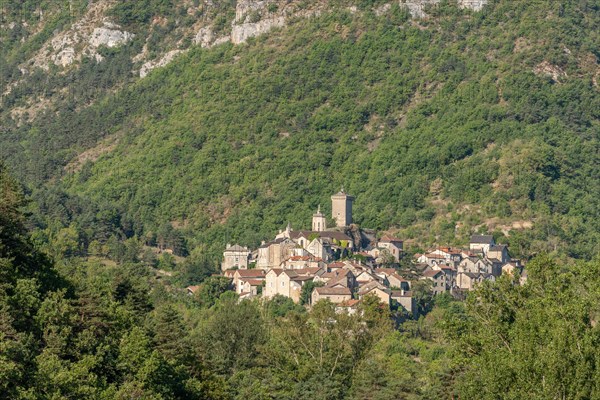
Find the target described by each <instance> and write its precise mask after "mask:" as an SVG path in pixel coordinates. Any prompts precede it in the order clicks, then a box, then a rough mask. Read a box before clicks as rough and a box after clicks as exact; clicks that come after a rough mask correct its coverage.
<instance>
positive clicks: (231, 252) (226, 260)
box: [221, 244, 250, 271]
mask: <svg viewBox="0 0 600 400" xmlns="http://www.w3.org/2000/svg"><path fill="white" fill-rule="evenodd" d="M249 260H250V250H248V248H247V247H242V246H240V245H238V244H234V245H233V246H232V245H230V244H227V247H225V251H224V252H223V262H222V263H221V271H226V270H228V269H232V268H238V269H246V268H248V262H249Z"/></svg>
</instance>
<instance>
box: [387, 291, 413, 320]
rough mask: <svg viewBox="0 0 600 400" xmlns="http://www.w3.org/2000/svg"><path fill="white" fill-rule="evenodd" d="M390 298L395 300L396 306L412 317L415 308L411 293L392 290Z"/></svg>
mask: <svg viewBox="0 0 600 400" xmlns="http://www.w3.org/2000/svg"><path fill="white" fill-rule="evenodd" d="M390 298H391V299H392V300H396V302H398V305H400V306H401V307H402V308H404V310H406V311H407V312H409V313H411V314H413V315H414V314H415V312H416V308H417V307H416V303H415V299H414V297H413V295H412V292H409V291H408V290H392V292H391V295H390Z"/></svg>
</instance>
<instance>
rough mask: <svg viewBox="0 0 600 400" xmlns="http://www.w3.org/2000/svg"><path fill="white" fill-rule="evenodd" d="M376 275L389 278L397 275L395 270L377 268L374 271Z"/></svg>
mask: <svg viewBox="0 0 600 400" xmlns="http://www.w3.org/2000/svg"><path fill="white" fill-rule="evenodd" d="M374 272H375V273H376V274H378V275H379V274H381V275H385V276H389V275H392V274H395V273H396V269H395V268H376V269H375V271H374Z"/></svg>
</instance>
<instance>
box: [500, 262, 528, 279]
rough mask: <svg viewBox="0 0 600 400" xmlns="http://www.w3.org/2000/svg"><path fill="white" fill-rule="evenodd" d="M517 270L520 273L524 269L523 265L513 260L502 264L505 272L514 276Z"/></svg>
mask: <svg viewBox="0 0 600 400" xmlns="http://www.w3.org/2000/svg"><path fill="white" fill-rule="evenodd" d="M515 271H516V272H518V273H519V274H520V273H521V272H522V271H523V267H521V266H519V265H517V264H516V263H513V262H509V263H506V264H504V265H503V266H502V273H503V274H506V275H510V276H513V275H514V274H515Z"/></svg>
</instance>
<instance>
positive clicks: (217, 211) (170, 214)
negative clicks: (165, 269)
mask: <svg viewBox="0 0 600 400" xmlns="http://www.w3.org/2000/svg"><path fill="white" fill-rule="evenodd" d="M428 11H429V15H430V17H429V18H428V19H425V20H416V21H415V20H411V19H410V18H409V15H408V13H407V12H406V10H404V9H401V8H400V7H397V6H393V7H391V9H390V10H388V11H387V12H386V13H385V14H383V15H382V16H376V15H375V14H374V13H372V12H369V11H368V10H365V11H361V12H358V13H352V12H350V11H338V12H335V13H331V14H330V13H325V14H323V15H322V16H320V17H318V18H311V19H308V20H305V19H300V20H297V21H296V22H295V23H293V24H291V25H290V26H289V27H288V28H285V29H283V30H281V31H278V32H276V33H273V34H271V35H270V36H268V37H261V38H258V39H251V40H250V41H249V43H248V44H247V45H242V46H232V45H230V44H225V45H222V46H218V47H214V48H212V49H210V50H207V49H201V48H192V49H191V50H190V52H189V53H187V54H186V55H183V56H181V57H179V58H178V59H176V60H175V61H173V63H172V64H170V65H169V66H167V67H166V68H164V69H158V70H155V71H153V72H152V73H151V74H150V75H149V76H148V77H147V78H145V79H143V80H140V81H138V82H136V83H132V84H130V85H126V86H124V87H123V88H121V89H118V90H115V91H114V94H109V95H106V96H104V97H102V98H101V99H100V100H98V101H97V102H96V103H95V104H93V105H91V106H89V107H87V108H81V107H78V106H77V104H73V105H72V107H71V108H69V109H64V110H61V112H60V113H59V115H58V116H57V115H55V114H48V115H45V116H44V117H41V118H39V119H37V120H36V121H34V122H33V123H31V124H23V125H21V126H20V127H17V126H16V125H15V126H11V127H10V128H9V129H7V130H5V132H4V134H3V135H2V141H3V144H2V149H3V150H2V151H3V157H7V158H8V160H9V162H10V163H11V164H12V166H13V168H15V170H16V172H17V173H20V174H21V175H22V176H23V177H27V178H28V179H29V180H30V181H31V182H36V184H39V183H40V182H43V181H45V180H48V179H50V178H52V177H57V176H62V182H61V181H56V180H52V183H51V184H50V185H49V186H48V187H47V188H46V189H43V190H42V191H38V192H37V196H38V197H37V198H38V199H40V200H42V201H41V203H42V206H41V208H42V211H44V212H50V214H55V215H56V217H57V218H58V219H60V220H61V222H62V224H64V225H69V224H71V223H72V224H73V225H74V226H75V227H77V228H78V229H79V230H80V231H81V235H82V237H83V240H84V242H89V241H91V240H93V239H98V240H100V241H103V240H106V238H107V237H108V236H110V234H111V232H112V233H115V232H116V233H118V234H120V235H125V236H131V235H138V236H140V237H142V238H145V240H147V241H149V242H152V241H153V240H155V239H156V235H157V232H160V231H161V230H163V231H164V230H165V229H171V228H170V227H171V226H173V227H175V228H178V229H180V232H182V233H183V234H184V236H185V237H186V238H187V241H188V246H187V247H188V248H189V249H192V248H194V247H200V248H201V249H205V250H206V249H208V250H209V253H210V254H217V253H218V252H219V251H220V249H221V248H222V245H223V244H224V243H226V242H227V241H239V242H241V243H242V244H250V245H255V244H257V243H258V242H259V241H260V240H261V239H264V238H265V237H267V236H268V235H270V234H272V233H273V232H274V231H275V230H276V229H278V228H280V227H282V226H283V225H284V224H285V223H286V222H287V221H291V222H292V225H293V226H295V227H298V228H300V227H304V226H306V225H307V224H308V219H309V216H310V213H311V212H312V211H313V210H314V209H315V208H316V206H317V205H318V204H319V203H320V204H322V205H324V206H325V205H328V204H329V202H328V196H329V195H330V194H331V193H333V192H334V191H336V190H337V189H339V187H340V186H342V185H343V186H344V187H345V188H346V189H347V191H348V192H350V193H352V194H354V195H356V196H357V200H356V204H355V219H356V221H357V222H358V223H360V224H361V225H363V226H366V227H371V228H378V229H399V230H400V234H402V235H403V236H404V237H406V238H410V237H416V238H419V239H420V240H421V241H422V242H424V243H425V244H427V243H431V242H443V243H451V242H461V241H462V240H464V238H465V237H466V236H467V235H468V234H469V233H470V232H471V231H473V230H476V229H481V230H488V229H498V230H499V231H504V234H507V235H508V236H509V237H508V241H509V242H510V244H511V248H512V249H519V250H518V251H519V252H520V253H522V254H527V253H530V252H536V251H543V250H562V251H564V252H565V253H567V254H568V255H570V256H572V257H585V258H588V257H591V256H593V255H594V254H597V253H598V248H597V243H598V235H599V233H598V232H600V229H599V228H600V227H599V226H598V221H599V218H598V217H599V216H598V210H599V209H600V204H598V198H599V195H600V188H599V186H600V185H599V181H598V178H597V177H598V176H599V172H600V171H598V162H597V160H598V136H599V135H598V133H599V126H598V114H599V110H600V97H599V92H598V90H599V89H598V86H597V85H598V83H597V79H598V63H597V60H598V57H599V55H600V48H599V47H598V43H600V38H599V37H598V31H597V29H596V27H597V26H598V24H599V23H600V14H599V13H600V10H599V8H598V5H597V4H596V3H595V2H593V1H583V2H582V1H570V2H566V3H565V4H562V5H559V4H554V3H552V4H549V3H548V2H533V3H532V2H530V1H514V0H511V1H507V0H505V1H497V2H494V3H492V4H490V5H489V6H488V7H487V8H486V9H484V11H482V12H480V13H472V12H470V11H464V10H459V9H457V8H455V7H454V6H449V5H447V4H442V6H440V7H437V8H431V9H429V10H428ZM127 51H131V50H130V48H129V47H125V48H123V49H121V50H120V51H116V52H112V53H110V52H109V53H107V54H106V56H107V57H109V60H110V59H113V58H114V60H115V63H114V64H111V63H109V64H108V65H119V64H118V62H119V60H124V61H123V62H124V64H123V65H124V67H123V68H124V69H123V71H125V70H127V68H128V67H127V65H126V61H125V58H120V57H122V54H124V52H127ZM110 57H113V58H110ZM122 73H125V72H122ZM9 144H10V145H9ZM85 149H88V150H86V152H85V153H83V154H82V155H80V156H79V158H78V159H77V153H82V151H83V150H85ZM68 163H69V165H68V167H67V168H66V171H74V172H59V171H63V170H62V168H63V167H64V166H66V165H67V164H68ZM63 191H64V193H63ZM34 196H35V194H34ZM90 200H91V201H90ZM325 208H326V209H327V207H325ZM38 222H39V223H40V224H41V225H44V223H45V222H44V221H41V220H40V221H38ZM517 222H518V223H520V224H521V225H520V226H530V224H531V225H532V226H533V228H532V229H525V230H518V229H513V227H515V226H519V225H518V224H516V223H517ZM97 225H102V226H103V229H102V232H100V233H99V232H98V230H94V229H90V228H89V227H90V226H97ZM104 227H106V229H104ZM107 231H108V233H107ZM500 234H501V233H500Z"/></svg>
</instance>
